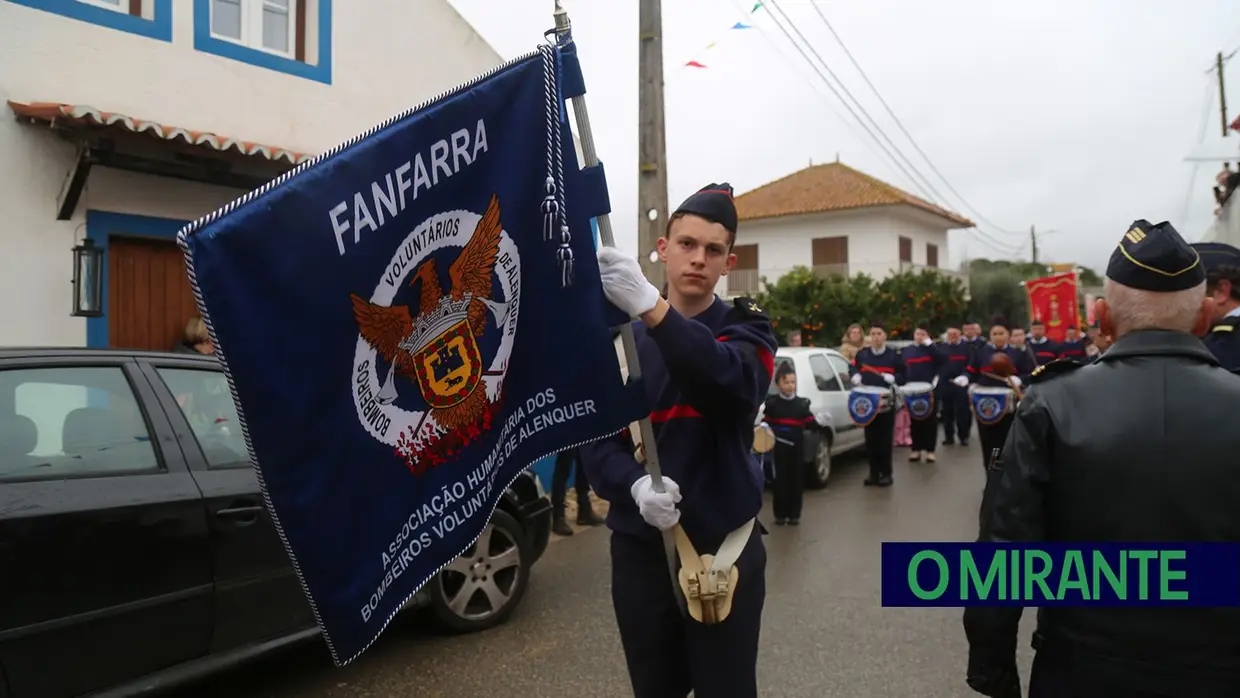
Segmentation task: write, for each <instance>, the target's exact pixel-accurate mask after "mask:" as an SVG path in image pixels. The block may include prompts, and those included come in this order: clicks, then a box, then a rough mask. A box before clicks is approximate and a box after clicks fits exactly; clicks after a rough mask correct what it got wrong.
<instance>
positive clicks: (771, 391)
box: [766, 356, 796, 396]
mask: <svg viewBox="0 0 1240 698" xmlns="http://www.w3.org/2000/svg"><path fill="white" fill-rule="evenodd" d="M781 366H788V367H789V368H791V369H792V373H793V374H794V375H795V374H796V365H795V364H793V363H792V359H789V358H788V357H786V356H776V357H775V373H772V374H771V387H770V388H767V391H766V394H767V395H768V396H769V395H776V394H778V393H779V386H778V385H776V384H775V375H776V374H778V373H779V368H780V367H781Z"/></svg>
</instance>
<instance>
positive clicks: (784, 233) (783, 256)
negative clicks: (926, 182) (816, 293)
mask: <svg viewBox="0 0 1240 698" xmlns="http://www.w3.org/2000/svg"><path fill="white" fill-rule="evenodd" d="M946 225H947V222H946V221H944V220H943V219H940V218H938V217H937V216H933V215H929V214H923V213H921V212H920V211H917V210H916V209H912V208H909V207H883V208H876V209H868V210H867V209H862V210H856V211H846V212H839V213H825V214H822V213H820V214H811V215H803V216H784V217H779V218H768V219H764V220H755V221H744V222H742V223H741V225H740V231H739V234H738V235H737V239H736V242H737V244H739V245H749V244H757V245H758V275H759V276H763V277H766V278H767V279H768V280H770V281H772V282H774V281H775V280H777V279H778V278H779V277H781V276H783V275H784V274H786V273H788V272H789V271H791V270H792V269H793V267H797V266H804V267H812V266H813V259H814V258H813V240H814V239H816V238H825V237H839V236H847V237H848V273H849V274H850V275H857V274H868V275H869V276H871V277H874V279H875V280H882V279H884V278H886V277H888V276H891V275H892V274H896V273H898V272H899V271H900V266H901V265H900V243H899V239H900V238H901V237H906V238H909V239H910V240H912V243H913V250H912V251H913V259H912V264H913V265H915V266H924V265H926V263H927V260H926V245H927V244H933V245H937V246H938V248H939V265H940V266H941V267H943V266H945V265H946V264H947V262H948V250H947V230H948V229H947V227H946ZM945 271H946V270H945ZM743 274H744V272H741V274H738V275H737V276H736V280H737V282H738V283H745V282H746V281H748V280H747V279H742V275H743ZM727 284H728V281H727V279H726V278H725V279H723V280H721V281H720V284H719V286H718V288H717V290H718V292H719V293H720V294H726V293H727V292H728V291H727V289H728V285H727Z"/></svg>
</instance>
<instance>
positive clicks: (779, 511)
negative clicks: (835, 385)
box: [762, 363, 817, 526]
mask: <svg viewBox="0 0 1240 698" xmlns="http://www.w3.org/2000/svg"><path fill="white" fill-rule="evenodd" d="M775 387H776V389H777V390H778V392H777V393H776V394H774V395H772V396H770V397H768V398H767V399H766V407H765V408H764V409H763V410H762V421H764V422H766V424H767V425H768V426H770V427H771V430H772V431H773V432H775V492H774V494H775V496H774V498H773V499H774V502H773V507H772V508H773V509H774V510H775V525H776V526H783V525H785V524H787V525H789V526H799V525H801V503H802V502H803V501H804V498H805V430H806V429H811V428H814V427H815V426H816V425H817V421H815V419H814V413H813V412H811V411H810V408H809V398H804V397H797V374H796V371H795V370H794V369H793V368H792V364H791V363H784V364H780V366H779V369H778V370H777V371H775Z"/></svg>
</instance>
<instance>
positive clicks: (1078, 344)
mask: <svg viewBox="0 0 1240 698" xmlns="http://www.w3.org/2000/svg"><path fill="white" fill-rule="evenodd" d="M1059 358H1061V359H1072V360H1073V361H1087V360H1089V354H1086V353H1085V340H1083V339H1078V340H1076V341H1075V342H1067V341H1064V342H1060V343H1059Z"/></svg>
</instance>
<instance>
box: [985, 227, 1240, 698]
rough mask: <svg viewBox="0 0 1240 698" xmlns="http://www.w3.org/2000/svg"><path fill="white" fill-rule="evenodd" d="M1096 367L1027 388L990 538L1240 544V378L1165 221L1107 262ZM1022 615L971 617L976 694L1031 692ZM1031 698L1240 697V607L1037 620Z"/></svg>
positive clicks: (989, 509)
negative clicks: (1022, 672)
mask: <svg viewBox="0 0 1240 698" xmlns="http://www.w3.org/2000/svg"><path fill="white" fill-rule="evenodd" d="M1106 276H1107V280H1106V292H1105V300H1100V301H1098V303H1097V315H1098V317H1099V322H1100V324H1101V328H1102V332H1103V333H1104V334H1109V335H1111V336H1113V337H1115V343H1114V345H1112V346H1111V348H1110V349H1109V350H1108V351H1107V352H1106V353H1105V354H1102V355H1101V356H1099V357H1098V359H1097V360H1096V361H1095V362H1093V363H1088V364H1082V363H1079V362H1075V361H1071V360H1061V361H1056V362H1053V363H1050V364H1047V365H1046V366H1043V367H1041V368H1039V369H1038V370H1037V372H1036V374H1035V375H1034V376H1032V377H1031V382H1032V385H1031V390H1030V391H1029V393H1028V394H1027V395H1026V396H1025V399H1024V400H1022V401H1021V403H1020V407H1019V408H1018V409H1017V412H1016V419H1015V421H1014V423H1013V425H1012V430H1011V434H1010V436H1009V438H1008V440H1007V444H1006V445H1005V447H1004V449H1003V455H1002V458H1001V460H1000V462H999V463H998V465H997V467H996V468H995V469H993V470H991V471H989V472H988V474H987V486H986V494H985V496H984V497H983V501H982V507H981V518H980V523H981V530H980V537H979V540H981V541H983V542H1000V543H1004V542H1017V543H1021V542H1036V541H1060V542H1073V541H1090V542H1108V541H1109V542H1120V541H1240V514H1237V512H1236V503H1237V502H1240V467H1237V462H1236V454H1237V453H1240V410H1236V409H1229V407H1230V406H1235V405H1240V378H1238V377H1237V376H1235V375H1233V374H1231V373H1229V372H1228V371H1227V370H1226V369H1224V368H1222V367H1221V366H1219V363H1218V361H1217V360H1215V358H1214V357H1213V356H1212V355H1211V354H1210V352H1208V351H1206V349H1205V347H1204V346H1203V345H1202V343H1201V341H1200V340H1198V339H1197V337H1196V336H1194V334H1198V333H1200V332H1202V331H1204V330H1205V328H1206V327H1207V326H1208V325H1209V323H1210V317H1211V313H1212V308H1211V306H1212V301H1210V300H1209V299H1207V298H1205V285H1206V274H1205V270H1204V269H1203V267H1202V264H1201V260H1200V258H1199V257H1198V255H1197V253H1196V252H1195V251H1194V250H1193V249H1192V248H1191V247H1189V245H1188V243H1186V242H1185V241H1184V239H1183V238H1181V237H1180V235H1179V233H1177V232H1176V231H1175V229H1174V228H1172V227H1171V225H1170V224H1168V223H1160V224H1158V225H1150V224H1149V223H1148V222H1146V221H1143V220H1142V221H1136V222H1135V223H1133V224H1132V226H1131V227H1130V229H1129V231H1128V232H1127V233H1126V234H1125V235H1124V237H1123V238H1122V239H1121V240H1120V242H1119V245H1118V247H1117V249H1116V250H1115V251H1114V253H1113V254H1112V255H1111V260H1110V264H1109V265H1108V266H1107V273H1106ZM1020 616H1021V609H1020V608H997V607H986V608H982V607H973V608H968V609H966V610H965V612H964V627H965V632H966V634H967V635H968V640H969V664H968V683H969V685H970V686H971V687H972V688H973V689H974V690H975V691H977V692H979V693H982V694H984V695H987V696H994V697H1007V696H1019V692H1020V686H1019V679H1018V676H1017V673H1016V642H1017V630H1018V628H1017V626H1018V624H1019V622H1020ZM1033 646H1034V648H1035V649H1036V650H1037V655H1036V658H1035V659H1034V664H1033V674H1032V678H1031V681H1030V687H1029V696H1030V698H1085V697H1089V698H1094V697H1095V696H1108V697H1109V696H1116V697H1119V698H1153V697H1155V696H1158V697H1161V698H1181V697H1182V698H1223V697H1224V696H1226V697H1229V698H1235V696H1240V608H1175V609H1170V608H1148V607H1140V608H1138V607H1128V608H1118V607H1110V608H1101V607H1072V608H1066V607H1057V608H1043V609H1041V610H1039V611H1038V627H1037V632H1036V633H1035V635H1034V641H1033Z"/></svg>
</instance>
